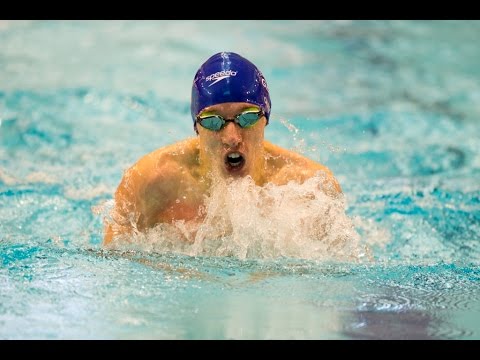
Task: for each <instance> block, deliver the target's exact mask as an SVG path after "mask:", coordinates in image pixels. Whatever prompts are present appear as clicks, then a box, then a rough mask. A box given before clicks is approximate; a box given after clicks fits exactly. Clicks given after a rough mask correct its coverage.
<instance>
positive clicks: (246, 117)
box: [197, 110, 264, 131]
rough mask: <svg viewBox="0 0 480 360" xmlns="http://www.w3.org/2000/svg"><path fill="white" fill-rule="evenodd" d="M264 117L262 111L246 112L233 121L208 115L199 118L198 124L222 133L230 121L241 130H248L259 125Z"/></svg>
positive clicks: (236, 116)
mask: <svg viewBox="0 0 480 360" xmlns="http://www.w3.org/2000/svg"><path fill="white" fill-rule="evenodd" d="M262 116H264V113H263V111H262V110H254V111H248V110H247V111H245V112H242V113H240V114H238V115H235V117H234V118H233V119H225V118H223V117H222V116H220V115H206V116H197V123H199V124H200V125H202V126H203V127H204V128H205V129H208V130H213V131H220V130H221V129H223V128H224V126H225V124H226V123H227V122H229V121H233V122H235V123H236V124H238V125H239V126H240V127H241V128H248V127H251V126H253V125H255V124H256V123H257V121H258V120H260V119H261V118H262Z"/></svg>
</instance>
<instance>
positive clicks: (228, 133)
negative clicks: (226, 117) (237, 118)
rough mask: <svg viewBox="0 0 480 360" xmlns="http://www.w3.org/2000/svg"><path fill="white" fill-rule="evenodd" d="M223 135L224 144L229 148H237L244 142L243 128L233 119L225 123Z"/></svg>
mask: <svg viewBox="0 0 480 360" xmlns="http://www.w3.org/2000/svg"><path fill="white" fill-rule="evenodd" d="M221 136H222V144H223V146H224V147H225V148H227V149H237V148H238V147H239V145H240V143H241V142H242V134H241V129H240V127H239V126H238V125H237V124H235V123H234V122H233V121H232V122H228V123H227V124H226V125H225V127H224V128H223V129H222V134H221Z"/></svg>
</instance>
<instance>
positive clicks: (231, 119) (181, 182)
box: [104, 52, 341, 245]
mask: <svg viewBox="0 0 480 360" xmlns="http://www.w3.org/2000/svg"><path fill="white" fill-rule="evenodd" d="M270 113H271V101H270V95H269V91H268V87H267V83H266V80H265V78H264V76H263V74H262V73H261V71H260V70H259V69H258V68H257V67H256V66H255V65H254V64H253V63H252V62H250V61H249V60H247V59H246V58H244V57H242V56H240V55H239V54H236V53H233V52H221V53H217V54H215V55H213V56H211V57H210V58H209V59H207V60H206V61H205V63H203V64H202V65H201V66H200V68H199V70H198V71H197V73H196V74H195V77H194V80H193V86H192V96H191V115H192V119H193V128H194V131H195V132H196V134H197V136H196V137H193V138H189V139H186V140H183V141H180V142H177V143H175V144H172V145H168V146H165V147H162V148H159V149H157V150H154V151H153V152H151V153H149V154H147V155H145V156H143V157H142V158H140V160H138V162H137V163H135V164H134V165H133V166H132V167H131V168H129V169H128V170H127V171H126V172H125V174H124V176H123V178H122V180H121V182H120V184H119V186H118V188H117V190H116V192H115V205H114V208H113V211H112V221H111V222H106V225H105V233H104V245H106V244H108V243H110V242H112V241H114V240H115V238H116V237H118V236H121V235H129V234H134V233H137V232H145V231H147V230H148V229H151V228H153V227H155V226H156V225H158V224H161V223H169V224H171V223H173V222H174V221H178V220H184V221H185V222H196V223H201V222H202V220H203V218H204V216H205V214H204V212H202V211H201V209H202V207H203V203H204V199H205V196H209V195H210V194H211V192H212V190H213V187H214V186H215V184H216V181H215V180H218V179H223V180H225V181H228V180H229V179H238V178H241V177H247V176H249V177H251V179H252V180H253V181H254V182H255V184H256V185H257V186H259V187H262V186H265V185H266V184H268V183H271V184H274V185H285V184H287V183H288V182H290V181H294V182H297V183H299V184H302V183H303V182H305V181H306V180H307V179H309V178H311V177H313V176H316V175H318V173H319V172H321V173H322V174H323V176H324V182H323V185H324V186H323V189H322V190H323V191H324V192H325V193H327V194H328V195H330V196H332V197H335V196H337V195H338V194H340V193H341V188H340V185H339V184H338V182H337V180H336V179H335V177H334V176H333V174H332V172H331V171H330V170H329V169H328V168H327V167H326V166H324V165H322V164H319V163H317V162H315V161H313V160H311V159H308V158H307V157H305V156H303V155H300V154H298V153H295V152H292V151H290V150H287V149H284V148H282V147H280V146H277V145H275V144H273V143H271V142H269V141H267V140H265V139H264V131H265V127H266V126H267V125H268V123H269V119H270Z"/></svg>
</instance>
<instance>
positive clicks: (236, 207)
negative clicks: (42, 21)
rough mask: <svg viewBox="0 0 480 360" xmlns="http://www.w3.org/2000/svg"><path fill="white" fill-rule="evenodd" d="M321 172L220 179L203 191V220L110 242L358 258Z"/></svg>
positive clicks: (354, 237)
mask: <svg viewBox="0 0 480 360" xmlns="http://www.w3.org/2000/svg"><path fill="white" fill-rule="evenodd" d="M324 183H325V178H324V174H323V173H322V172H319V173H318V174H317V176H315V177H312V178H310V179H309V180H307V181H305V182H304V183H303V184H301V185H300V184H298V183H296V182H289V183H288V184H286V185H281V186H277V185H273V184H267V185H265V186H263V187H260V186H257V185H255V183H254V181H253V180H252V178H250V177H245V178H242V179H237V180H230V181H227V182H223V181H221V180H219V181H218V182H217V183H216V184H215V186H214V187H213V191H212V193H211V195H210V196H208V197H205V202H204V206H203V207H202V209H201V211H202V212H203V215H204V216H203V221H202V222H201V223H193V222H185V221H176V222H174V223H172V224H159V225H157V226H156V227H154V228H152V229H150V230H148V231H147V232H144V233H137V234H135V235H129V236H123V237H118V238H117V239H116V240H115V241H114V242H112V243H111V244H109V245H108V248H111V249H112V248H113V249H117V250H118V249H121V250H139V251H147V252H159V253H164V252H175V253H181V254H185V255H190V256H231V257H236V258H240V259H247V258H263V259H267V258H277V257H289V258H302V259H315V260H339V261H353V262H359V261H362V260H363V259H368V258H369V257H370V251H369V249H368V248H367V247H366V246H365V245H364V244H361V242H360V236H359V234H358V233H357V232H356V230H355V227H354V224H353V222H352V221H351V219H350V218H349V217H348V216H347V215H346V214H345V207H346V202H345V197H344V195H343V194H341V195H338V196H337V197H331V196H329V195H326V192H325V189H323V186H324V185H323V184H324Z"/></svg>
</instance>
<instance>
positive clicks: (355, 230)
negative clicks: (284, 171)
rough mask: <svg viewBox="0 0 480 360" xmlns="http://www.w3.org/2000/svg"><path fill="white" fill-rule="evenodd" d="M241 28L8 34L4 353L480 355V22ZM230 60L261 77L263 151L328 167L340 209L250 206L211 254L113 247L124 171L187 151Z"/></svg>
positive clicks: (7, 26) (53, 29) (0, 47)
mask: <svg viewBox="0 0 480 360" xmlns="http://www.w3.org/2000/svg"><path fill="white" fill-rule="evenodd" d="M227 25H228V22H226V21H217V22H202V21H0V68H1V69H2V71H1V72H0V220H1V221H0V338H1V339H480V246H479V241H480V185H479V184H480V146H479V140H480V122H479V120H478V119H479V116H480V107H479V106H478V104H479V103H480V81H479V80H480V70H479V68H478V59H479V58H480V48H479V47H478V46H477V43H478V41H477V40H476V34H478V32H479V31H480V22H478V21H292V20H289V21H236V24H235V27H233V28H232V27H229V26H227ZM219 28H221V29H228V31H227V30H225V31H218V29H219ZM258 49H261V51H258ZM224 50H226V51H235V52H238V53H240V54H242V55H244V56H245V57H247V58H249V59H250V60H252V61H253V62H254V63H255V64H256V65H258V67H259V68H260V69H261V70H262V72H263V73H264V75H265V77H266V79H267V81H268V84H269V88H270V95H271V97H272V115H271V116H272V117H271V121H270V124H269V125H268V127H267V128H266V132H265V134H266V135H265V136H266V138H267V139H268V140H270V141H272V142H274V143H277V144H279V145H281V146H284V147H286V148H289V149H292V150H295V151H298V152H300V153H303V154H305V155H306V156H308V157H310V158H312V159H314V160H317V161H319V162H321V163H323V164H325V165H327V166H328V167H329V168H330V169H331V170H332V171H333V173H334V174H335V176H336V177H337V179H338V181H339V182H340V184H341V186H342V190H343V197H342V198H341V199H340V200H339V201H338V202H335V203H332V204H331V205H332V206H333V205H334V208H335V209H336V211H335V212H334V213H333V215H332V214H331V213H330V217H328V218H325V217H323V215H322V214H325V208H324V207H325V201H327V200H325V199H323V200H325V201H323V200H322V199H320V200H322V201H320V200H319V201H317V202H312V203H309V205H308V207H302V206H300V205H298V206H297V207H296V208H295V207H292V206H291V204H290V203H287V205H288V206H286V205H285V204H284V205H283V206H278V207H277V208H275V211H272V212H271V214H270V217H262V215H261V214H260V213H259V212H256V210H255V209H256V207H255V206H253V205H252V202H251V201H250V200H251V196H252V194H256V193H255V191H259V189H253V192H249V191H243V192H242V191H237V192H236V195H235V196H236V197H235V198H233V200H232V202H231V203H235V204H238V202H239V201H244V202H245V204H249V205H248V206H250V207H249V211H248V212H247V211H244V212H243V214H249V216H244V217H242V216H241V214H242V212H241V211H240V210H241V209H242V208H241V207H240V208H239V207H238V206H237V207H232V208H231V209H230V210H231V214H233V215H234V216H233V215H232V217H231V220H236V222H235V221H233V224H240V225H242V226H240V227H239V229H238V231H237V232H236V233H235V236H234V237H227V238H225V239H224V243H223V244H220V245H221V246H220V247H216V248H214V250H211V247H208V246H210V245H208V244H207V243H208V242H205V243H202V244H200V245H198V244H197V246H196V247H188V248H183V247H182V246H180V245H178V244H177V246H171V245H172V244H171V243H169V244H167V242H165V241H163V240H164V239H165V238H164V237H163V236H164V233H162V232H159V231H157V232H156V233H155V234H154V236H151V237H150V238H148V239H144V240H146V241H145V243H142V242H141V241H140V240H141V239H137V240H138V241H137V242H136V243H135V245H136V246H135V247H121V246H119V247H116V248H104V247H103V246H102V236H103V234H102V231H103V221H104V218H105V217H106V216H107V214H108V209H110V208H111V206H112V201H113V200H112V199H113V193H114V191H115V189H116V187H117V185H118V183H119V181H120V179H121V177H122V175H123V172H124V171H125V170H126V169H127V168H128V167H129V166H131V165H132V164H133V163H134V162H135V161H136V160H137V159H138V158H140V157H141V156H142V155H144V154H146V153H148V152H150V151H152V150H154V149H156V148H158V147H161V146H163V145H167V144H170V143H173V142H175V141H178V140H181V139H184V138H186V137H191V136H194V133H193V128H192V122H191V117H190V104H189V101H190V91H191V82H192V80H193V75H194V73H195V71H196V70H197V68H198V66H199V65H200V64H201V63H202V62H203V61H204V60H205V59H207V58H208V57H209V56H210V55H212V54H214V53H216V52H219V51H224ZM235 185H236V187H235V189H239V188H240V189H241V188H242V186H243V187H245V189H248V188H249V184H248V183H239V184H235ZM304 190H305V188H302V187H300V186H294V185H291V186H290V188H288V189H286V188H280V189H270V190H269V191H271V193H270V195H271V197H272V198H273V199H274V200H275V199H277V200H278V199H279V198H280V197H282V199H283V197H285V196H287V195H288V194H295V193H298V194H300V193H302V191H304ZM279 194H280V195H279ZM249 196H250V197H249ZM308 211H310V213H311V214H310V215H309V214H306V212H308ZM322 211H323V212H322ZM299 214H300V215H299ZM319 214H320V215H322V216H319ZM296 216H297V217H296ZM301 216H303V217H301ZM308 216H317V218H318V219H317V220H315V221H326V220H328V221H329V223H332V224H333V225H332V227H331V229H333V230H332V232H333V233H334V234H339V233H342V234H343V235H344V236H345V239H347V240H346V242H345V243H344V245H346V246H345V247H344V248H343V249H342V252H341V254H342V255H349V256H336V255H338V254H339V253H337V252H335V250H336V249H333V248H332V247H330V248H324V247H318V246H316V245H318V242H317V243H314V242H312V241H311V239H308V236H307V234H306V233H305V232H304V231H305V228H302V227H299V226H297V225H298V224H299V222H300V220H302V219H305V218H307V219H310V220H311V221H313V220H312V219H314V218H313V217H310V218H309V217H308ZM286 219H290V220H291V222H288V221H286ZM322 219H323V220H322ZM325 219H326V220H325ZM249 224H250V225H249ZM252 224H253V225H254V226H253V225H252ZM252 229H255V231H251V230H252ZM272 229H273V230H276V232H275V231H274V232H272V231H273V230H272ZM272 234H273V235H272ZM287 238H290V239H293V240H295V241H292V242H290V243H288V241H285V240H286V239H287ZM162 241H163V242H162ZM229 241H230V242H229ZM152 244H153V245H154V246H152ZM230 244H234V245H235V246H233V247H228V246H230ZM292 244H293V245H292ZM167 245H168V246H167ZM347 245H348V246H347ZM222 246H223V247H222ZM219 249H227V250H225V251H223V252H222V251H220V250H219ZM272 249H273V250H272ZM332 254H333V255H335V256H333V255H332ZM365 254H367V256H365ZM329 255H332V256H329Z"/></svg>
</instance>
